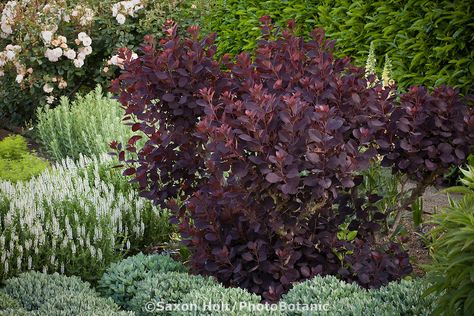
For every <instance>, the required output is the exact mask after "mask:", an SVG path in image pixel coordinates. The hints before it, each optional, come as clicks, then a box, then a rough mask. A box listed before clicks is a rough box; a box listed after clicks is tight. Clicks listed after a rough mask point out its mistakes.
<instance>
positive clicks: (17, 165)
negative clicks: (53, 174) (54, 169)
mask: <svg viewBox="0 0 474 316" xmlns="http://www.w3.org/2000/svg"><path fill="white" fill-rule="evenodd" d="M47 167H48V162H46V161H45V160H43V159H41V158H39V157H37V156H36V155H35V154H34V153H31V152H29V151H28V146H27V143H26V140H25V138H23V137H22V136H20V135H17V136H8V137H6V138H5V139H3V140H2V141H0V180H8V181H12V182H16V181H22V180H28V179H30V178H31V177H34V176H36V175H38V174H40V173H41V172H42V171H43V170H44V169H46V168H47Z"/></svg>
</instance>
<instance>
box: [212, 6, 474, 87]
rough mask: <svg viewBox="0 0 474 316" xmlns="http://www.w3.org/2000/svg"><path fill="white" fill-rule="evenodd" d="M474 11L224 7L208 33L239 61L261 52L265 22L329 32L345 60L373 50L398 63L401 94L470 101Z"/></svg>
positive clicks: (305, 31)
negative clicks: (445, 94) (425, 89)
mask: <svg viewBox="0 0 474 316" xmlns="http://www.w3.org/2000/svg"><path fill="white" fill-rule="evenodd" d="M473 11H474V6H473V5H472V2H471V1H468V0H455V1H449V0H444V1H428V0H423V1H418V0H410V1H398V0H387V1H377V0H368V1H366V0H355V1H348V0H321V1H316V0H310V1H308V0H287V1H281V0H268V1H259V0H217V1H216V5H215V6H214V10H213V11H212V12H211V14H210V15H209V16H208V17H207V19H206V23H205V28H206V30H207V31H215V32H217V34H218V38H217V42H218V46H219V50H218V52H219V53H220V54H222V53H227V52H230V53H233V54H236V53H238V52H240V51H241V50H245V51H251V50H253V49H254V48H255V47H256V42H257V39H258V38H259V36H260V34H261V33H260V30H259V28H258V26H259V21H258V19H259V18H260V17H262V16H264V15H269V16H270V17H271V18H272V20H274V21H275V22H276V23H277V24H278V25H280V26H284V25H285V24H286V22H287V21H288V20H289V19H294V20H295V21H296V22H297V23H296V24H297V25H300V26H301V27H300V30H299V31H300V33H302V34H305V35H307V34H309V32H310V31H311V30H312V29H313V28H314V27H323V28H324V29H325V31H326V32H327V35H328V37H329V38H330V39H336V40H337V41H338V42H337V48H338V54H339V55H340V56H342V55H350V56H353V57H355V58H356V63H357V64H359V65H363V64H364V62H365V60H366V57H367V52H368V49H369V45H370V43H371V42H374V45H375V49H376V54H377V56H378V57H379V58H378V60H379V61H380V62H383V58H381V57H382V56H384V55H385V54H388V56H389V57H390V58H391V59H392V63H393V77H394V79H395V81H396V82H397V84H398V85H399V86H400V87H401V88H407V87H408V86H411V85H415V84H424V85H426V86H430V87H431V86H437V85H439V84H441V83H445V84H447V85H451V86H455V87H459V88H461V91H462V92H464V93H467V92H468V91H471V92H472V91H474V90H473V79H472V78H473V77H474V50H473V44H474V35H473V34H474V33H473V32H472V27H473V26H474V18H473V17H474V15H473ZM470 28H471V29H470ZM379 66H381V64H379Z"/></svg>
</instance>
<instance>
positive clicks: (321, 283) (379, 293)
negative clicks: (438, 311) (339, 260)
mask: <svg viewBox="0 0 474 316" xmlns="http://www.w3.org/2000/svg"><path fill="white" fill-rule="evenodd" d="M428 286H429V283H428V282H427V280H425V279H417V280H402V281H400V282H391V283H389V284H388V285H387V286H385V287H382V288H379V289H372V290H365V289H363V288H361V287H359V286H358V285H356V284H348V283H346V282H344V281H341V280H338V279H337V278H335V277H333V276H326V277H321V276H316V277H314V278H313V279H311V280H308V281H305V282H302V283H299V284H296V285H295V286H294V287H293V288H292V289H291V290H290V291H289V292H288V293H287V294H285V295H283V297H282V302H284V303H286V304H310V303H316V304H322V305H326V306H327V308H326V309H324V310H322V311H320V312H318V315H319V314H321V315H341V316H343V315H361V316H362V315H374V316H378V315H406V316H409V315H412V316H417V315H430V314H431V313H432V311H433V310H434V302H435V300H436V296H435V295H429V296H426V297H425V296H424V290H425V289H426V288H427V287H428ZM287 315H310V314H307V313H305V312H304V311H301V310H299V311H298V310H295V311H290V312H289V313H288V314H287Z"/></svg>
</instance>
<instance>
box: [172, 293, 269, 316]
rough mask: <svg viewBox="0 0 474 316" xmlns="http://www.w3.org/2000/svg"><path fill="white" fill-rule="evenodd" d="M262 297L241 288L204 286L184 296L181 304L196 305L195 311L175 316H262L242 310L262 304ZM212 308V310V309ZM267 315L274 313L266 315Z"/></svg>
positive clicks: (175, 314) (255, 312)
mask: <svg viewBox="0 0 474 316" xmlns="http://www.w3.org/2000/svg"><path fill="white" fill-rule="evenodd" d="M260 300H261V297H260V296H258V295H255V294H251V293H249V292H247V291H246V290H244V289H240V288H225V287H222V286H204V287H202V288H196V289H194V290H192V291H190V292H189V293H187V294H185V295H183V296H182V298H181V300H180V303H186V304H194V306H195V307H196V308H195V309H193V310H190V311H185V310H175V311H173V312H172V313H171V315H173V316H178V315H179V316H183V315H187V316H191V315H193V316H204V315H213V316H217V315H226V316H241V315H242V316H250V315H261V314H260V312H258V311H253V310H249V309H246V308H240V307H241V306H240V304H241V303H244V304H248V306H255V305H257V304H259V303H260ZM211 306H212V308H211ZM265 314H266V315H269V314H273V313H265Z"/></svg>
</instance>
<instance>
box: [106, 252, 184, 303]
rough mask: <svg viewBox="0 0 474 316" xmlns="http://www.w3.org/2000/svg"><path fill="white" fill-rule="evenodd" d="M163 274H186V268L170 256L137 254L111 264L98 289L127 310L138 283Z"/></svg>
mask: <svg viewBox="0 0 474 316" xmlns="http://www.w3.org/2000/svg"><path fill="white" fill-rule="evenodd" d="M164 272H186V267H185V266H184V265H183V264H182V263H181V262H177V261H175V260H173V259H172V258H171V257H170V256H166V255H149V256H147V255H144V254H143V253H139V254H137V255H135V256H132V257H128V258H126V259H124V260H122V261H120V262H116V263H113V264H111V265H110V267H109V268H107V270H106V271H105V273H104V275H103V276H102V278H101V279H100V280H99V286H98V289H99V291H100V292H101V293H102V294H103V295H105V296H107V297H111V298H112V299H113V300H114V301H115V303H117V304H118V305H120V306H122V307H124V308H127V309H128V308H129V307H130V305H129V303H130V300H131V299H132V298H133V297H134V296H135V295H136V294H137V286H138V283H139V282H140V281H142V280H144V279H146V278H149V277H150V276H152V275H155V274H158V273H164Z"/></svg>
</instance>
